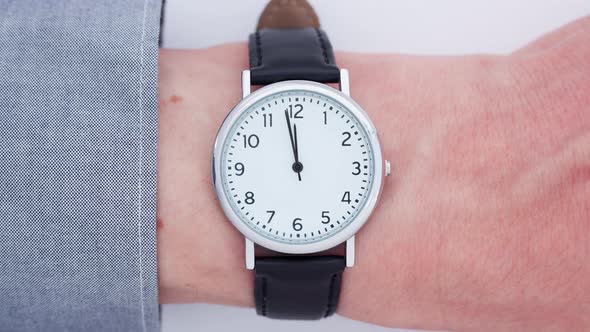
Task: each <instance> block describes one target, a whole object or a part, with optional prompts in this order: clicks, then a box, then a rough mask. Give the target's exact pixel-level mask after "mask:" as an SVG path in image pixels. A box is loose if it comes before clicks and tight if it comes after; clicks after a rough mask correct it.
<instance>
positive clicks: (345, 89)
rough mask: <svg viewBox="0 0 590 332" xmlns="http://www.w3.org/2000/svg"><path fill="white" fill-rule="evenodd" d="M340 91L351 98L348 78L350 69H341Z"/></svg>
mask: <svg viewBox="0 0 590 332" xmlns="http://www.w3.org/2000/svg"><path fill="white" fill-rule="evenodd" d="M340 91H341V92H342V93H344V94H345V95H347V96H350V77H349V76H348V69H340Z"/></svg>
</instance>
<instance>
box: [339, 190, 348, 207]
mask: <svg viewBox="0 0 590 332" xmlns="http://www.w3.org/2000/svg"><path fill="white" fill-rule="evenodd" d="M340 201H341V202H342V203H348V204H350V191H345V192H344V195H342V200H340Z"/></svg>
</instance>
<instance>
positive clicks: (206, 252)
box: [157, 18, 590, 331]
mask: <svg viewBox="0 0 590 332" xmlns="http://www.w3.org/2000/svg"><path fill="white" fill-rule="evenodd" d="M247 54H248V52H247V49H246V46H245V45H244V44H232V45H224V46H219V47H213V48H209V49H204V50H190V51H189V50H161V51H160V60H159V61H160V69H159V70H160V71H159V138H158V198H157V199H158V210H157V215H158V220H157V227H158V229H157V234H158V273H159V298H160V302H161V303H179V302H208V303H221V304H230V305H238V306H253V303H254V298H253V274H252V271H248V270H246V269H245V267H244V238H243V236H242V235H241V234H240V233H239V232H238V231H237V230H236V229H235V228H234V227H233V226H232V225H231V223H230V222H229V221H227V219H226V218H225V216H224V214H223V212H222V210H221V208H220V207H219V205H218V204H217V201H216V198H215V194H214V192H213V188H212V184H211V170H210V167H211V152H212V147H213V141H214V139H215V135H216V132H217V129H218V128H219V126H220V125H221V123H222V121H223V119H224V117H225V116H226V114H227V113H228V112H229V110H230V109H231V108H232V107H233V106H234V105H235V104H236V103H237V102H238V101H239V100H240V98H241V91H240V72H241V70H243V69H245V68H248V61H247ZM336 58H337V61H338V63H339V65H340V66H341V67H344V68H348V69H349V71H350V73H351V92H352V97H353V98H354V99H355V100H356V101H357V102H358V103H359V104H360V105H361V106H362V107H363V108H364V109H365V110H366V111H367V113H368V114H369V115H370V117H371V118H372V119H373V122H374V123H375V125H376V127H377V130H378V132H379V134H380V139H381V145H382V149H383V155H384V156H385V157H386V158H387V159H389V160H391V161H392V165H393V172H392V175H391V176H390V177H388V178H387V179H386V182H385V185H384V188H383V192H382V196H381V200H380V203H379V204H378V206H377V208H376V210H375V211H374V213H373V215H372V217H371V219H370V220H369V221H368V222H367V224H366V225H365V226H364V227H363V228H362V229H361V230H360V231H359V233H358V234H357V238H356V239H357V240H356V243H357V247H356V250H357V251H356V257H357V260H356V265H355V266H354V268H351V269H347V270H346V271H345V273H344V277H343V278H344V279H343V283H342V294H341V298H340V304H339V307H338V313H339V314H341V315H344V316H347V317H350V318H352V319H357V320H363V321H367V322H371V323H375V324H379V325H384V326H391V327H407V328H421V329H434V330H456V331H583V330H590V18H584V19H581V20H578V21H576V22H573V23H571V24H569V25H568V26H566V27H563V28H561V29H559V30H557V31H555V32H553V33H550V34H548V35H546V36H545V37H543V38H541V39H539V40H537V41H535V42H533V43H531V44H529V45H528V46H526V47H524V48H522V49H520V50H518V51H516V52H514V53H513V54H510V55H504V56H497V55H469V56H451V57H437V56H432V57H424V56H422V57H418V56H406V55H390V54H388V55H371V54H353V53H337V55H336Z"/></svg>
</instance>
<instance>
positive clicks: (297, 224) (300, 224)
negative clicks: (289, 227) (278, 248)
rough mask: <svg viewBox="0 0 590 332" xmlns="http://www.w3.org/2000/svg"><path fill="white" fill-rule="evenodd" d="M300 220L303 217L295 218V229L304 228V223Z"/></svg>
mask: <svg viewBox="0 0 590 332" xmlns="http://www.w3.org/2000/svg"><path fill="white" fill-rule="evenodd" d="M300 221H301V218H295V220H293V229H294V230H296V231H297V232H299V231H300V230H302V229H303V224H302V223H301V222H300Z"/></svg>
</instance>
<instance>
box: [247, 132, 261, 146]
mask: <svg viewBox="0 0 590 332" xmlns="http://www.w3.org/2000/svg"><path fill="white" fill-rule="evenodd" d="M243 137H244V148H247V147H251V148H253V149H254V148H256V147H258V144H260V139H259V138H258V135H256V134H252V135H249V136H248V135H244V136H243Z"/></svg>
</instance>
